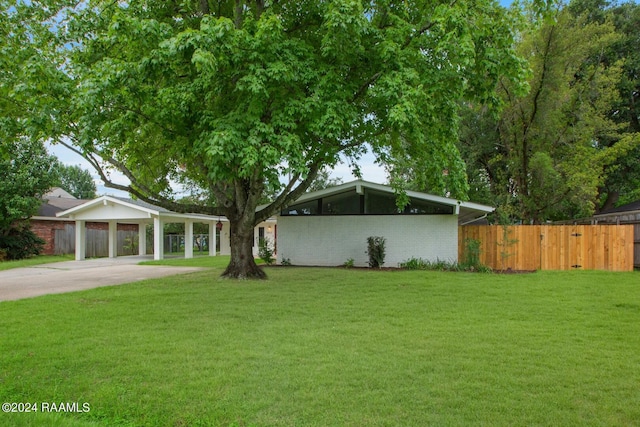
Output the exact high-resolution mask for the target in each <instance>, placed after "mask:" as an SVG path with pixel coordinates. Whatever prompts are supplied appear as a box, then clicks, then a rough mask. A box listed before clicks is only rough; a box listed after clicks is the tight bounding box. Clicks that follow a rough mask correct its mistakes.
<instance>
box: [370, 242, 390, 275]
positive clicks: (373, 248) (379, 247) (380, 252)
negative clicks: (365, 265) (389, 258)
mask: <svg viewBox="0 0 640 427" xmlns="http://www.w3.org/2000/svg"><path fill="white" fill-rule="evenodd" d="M386 241H387V240H386V239H385V238H384V237H375V236H371V237H368V238H367V255H369V267H371V268H380V267H382V266H383V265H384V258H385V256H386V253H385V243H386Z"/></svg>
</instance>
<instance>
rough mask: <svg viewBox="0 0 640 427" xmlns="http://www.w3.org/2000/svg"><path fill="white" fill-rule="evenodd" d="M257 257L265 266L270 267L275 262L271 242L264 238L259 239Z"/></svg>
mask: <svg viewBox="0 0 640 427" xmlns="http://www.w3.org/2000/svg"><path fill="white" fill-rule="evenodd" d="M258 256H259V257H260V259H261V260H262V261H264V263H265V264H267V265H271V264H273V263H274V261H275V258H274V257H273V245H271V241H270V240H269V239H267V238H266V237H265V238H264V239H260V241H259V242H258Z"/></svg>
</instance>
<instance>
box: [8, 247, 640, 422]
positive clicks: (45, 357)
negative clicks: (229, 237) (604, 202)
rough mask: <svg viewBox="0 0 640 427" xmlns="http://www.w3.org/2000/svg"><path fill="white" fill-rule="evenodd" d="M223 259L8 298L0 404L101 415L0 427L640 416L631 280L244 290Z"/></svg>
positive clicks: (331, 276) (637, 302) (420, 276)
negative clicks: (170, 273) (47, 405)
mask: <svg viewBox="0 0 640 427" xmlns="http://www.w3.org/2000/svg"><path fill="white" fill-rule="evenodd" d="M226 261H228V259H227V260H226ZM169 262H174V261H169ZM182 262H184V261H182ZM188 262H195V261H188ZM208 262H212V261H208ZM217 262H219V263H221V265H220V266H219V267H218V268H214V269H212V270H209V271H204V272H198V273H193V274H189V275H184V276H176V277H172V278H165V279H160V280H149V281H145V282H137V283H134V284H131V285H123V286H113V287H105V288H100V289H94V290H89V291H83V292H76V293H71V294H60V295H51V296H45V297H40V298H33V299H26V300H21V301H11V302H2V303H0V328H1V329H0V348H1V349H2V351H1V352H0V401H2V402H37V403H40V402H80V404H82V403H83V402H88V403H89V404H90V407H91V410H90V412H86V413H66V414H65V413H62V414H45V413H42V412H39V413H36V414H33V413H22V414H19V413H4V414H0V424H1V425H59V426H89V425H104V426H107V425H108V426H114V425H115V426H118V425H120V426H156V425H164V426H210V425H214V426H217V425H221V426H228V425H232V426H251V425H256V426H265V425H275V426H292V425H300V426H308V425H311V426H365V425H366V426H376V425H377V426H390V425H394V426H395V425H402V426H409V425H416V426H423V425H445V426H448V425H453V426H458V425H459V426H463V425H464V426H466V425H487V426H506V425H549V426H551V425H554V426H555V425H562V426H588V425H593V426H609V425H616V426H624V425H629V426H631V425H638V424H640V405H638V402H640V385H639V384H640V369H638V366H640V292H639V285H640V282H639V281H638V279H639V276H638V274H637V273H605V272H544V273H535V274H523V275H496V274H470V273H439V272H422V271H382V272H380V271H366V270H344V269H328V268H316V269H314V268H270V269H269V270H268V274H269V277H270V279H269V280H268V281H265V282H253V281H245V282H236V281H230V280H223V279H219V278H218V275H219V274H220V271H221V270H220V269H221V268H224V264H225V262H224V258H223V257H219V258H218V259H217Z"/></svg>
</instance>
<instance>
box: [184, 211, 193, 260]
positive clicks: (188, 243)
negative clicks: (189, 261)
mask: <svg viewBox="0 0 640 427" xmlns="http://www.w3.org/2000/svg"><path fill="white" fill-rule="evenodd" d="M184 257H185V258H193V220H190V219H185V220H184Z"/></svg>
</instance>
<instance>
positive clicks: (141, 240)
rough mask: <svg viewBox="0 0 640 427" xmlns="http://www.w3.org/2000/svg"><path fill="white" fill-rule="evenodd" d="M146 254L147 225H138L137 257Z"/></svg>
mask: <svg viewBox="0 0 640 427" xmlns="http://www.w3.org/2000/svg"><path fill="white" fill-rule="evenodd" d="M146 254H147V224H145V223H140V224H138V255H146Z"/></svg>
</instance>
